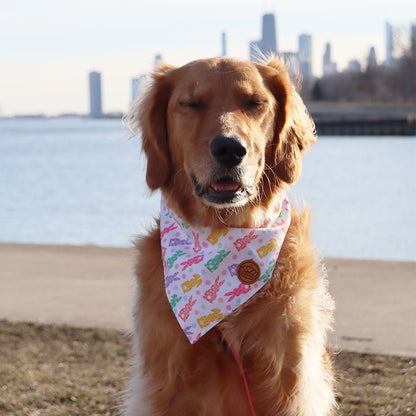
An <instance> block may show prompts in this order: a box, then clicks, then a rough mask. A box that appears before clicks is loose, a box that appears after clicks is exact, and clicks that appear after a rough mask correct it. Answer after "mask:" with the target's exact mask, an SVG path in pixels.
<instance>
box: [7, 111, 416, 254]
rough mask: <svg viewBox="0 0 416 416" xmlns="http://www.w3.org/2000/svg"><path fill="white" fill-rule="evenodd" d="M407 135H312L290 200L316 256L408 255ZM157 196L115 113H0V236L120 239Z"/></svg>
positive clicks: (415, 151) (411, 144)
mask: <svg viewBox="0 0 416 416" xmlns="http://www.w3.org/2000/svg"><path fill="white" fill-rule="evenodd" d="M415 162H416V140H415V139H414V138H413V139H412V138H379V139H376V138H363V137H360V138H330V137H323V138H320V140H319V142H318V144H317V145H315V146H314V147H313V149H312V151H311V152H309V153H307V154H306V155H305V157H304V169H303V175H302V178H301V180H300V181H299V182H298V183H297V185H296V187H295V189H294V190H292V192H291V194H292V199H294V200H297V201H300V203H301V204H302V203H303V202H302V201H303V200H305V201H306V203H307V205H308V206H310V207H311V209H312V212H313V217H312V218H313V221H312V222H313V229H312V234H313V239H314V241H315V243H316V246H317V247H318V248H319V250H320V252H321V254H323V255H325V256H337V257H357V258H378V259H399V260H416V238H415V232H416V220H415V217H416V216H415V214H414V211H415V209H416V187H415V178H416V163H415ZM158 204H159V202H158V195H157V194H156V195H153V196H150V194H149V192H148V191H147V189H146V186H145V183H144V166H143V160H142V159H140V157H139V143H138V141H137V140H128V133H126V132H125V131H123V129H122V127H121V123H120V121H118V120H81V119H80V120H78V119H68V120H62V119H61V120H59V119H57V120H0V241H3V242H29V243H56V244H61V243H69V244H82V245H83V244H95V245H110V246H129V245H130V244H131V240H132V238H134V235H136V234H138V233H140V232H142V231H143V230H144V228H145V227H146V226H147V225H148V224H149V223H151V221H152V217H153V215H154V214H155V213H156V212H157V211H158Z"/></svg>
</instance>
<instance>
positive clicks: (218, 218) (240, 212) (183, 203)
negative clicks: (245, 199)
mask: <svg viewBox="0 0 416 416" xmlns="http://www.w3.org/2000/svg"><path fill="white" fill-rule="evenodd" d="M163 195H164V197H165V199H166V200H167V201H168V202H169V204H170V205H171V206H172V208H173V209H174V210H175V211H176V212H177V213H178V214H179V215H180V216H181V217H183V218H185V219H186V221H188V222H189V223H191V224H203V225H209V226H211V227H212V228H213V229H218V228H223V227H236V228H260V227H262V226H263V224H264V223H265V222H266V221H267V220H268V219H269V218H270V217H271V216H272V215H273V212H274V211H275V209H276V206H278V205H279V203H280V201H281V198H282V195H281V193H280V192H276V193H274V194H273V195H271V196H269V197H268V199H267V200H266V201H262V203H261V204H256V203H254V204H252V203H247V204H245V205H244V206H242V207H236V208H216V207H213V206H208V205H206V204H205V203H204V202H203V200H202V199H201V197H196V196H194V195H192V197H188V198H170V195H169V194H168V193H163Z"/></svg>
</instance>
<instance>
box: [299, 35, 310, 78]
mask: <svg viewBox="0 0 416 416" xmlns="http://www.w3.org/2000/svg"><path fill="white" fill-rule="evenodd" d="M298 59H299V69H300V72H301V74H302V77H303V80H304V82H305V83H309V82H310V81H311V80H312V78H313V74H312V36H311V35H307V34H302V35H300V36H299V53H298Z"/></svg>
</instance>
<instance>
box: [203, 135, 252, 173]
mask: <svg viewBox="0 0 416 416" xmlns="http://www.w3.org/2000/svg"><path fill="white" fill-rule="evenodd" d="M210 150H211V154H212V156H214V158H215V160H216V161H217V162H218V163H219V164H221V165H223V166H225V167H226V168H228V169H230V168H232V167H234V166H237V165H238V164H239V163H240V162H241V161H242V160H243V159H244V156H245V155H246V154H247V148H246V146H245V145H244V143H242V142H241V141H239V140H237V139H235V138H234V137H224V136H218V137H216V138H215V139H214V140H213V141H212V142H211V145H210Z"/></svg>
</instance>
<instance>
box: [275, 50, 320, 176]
mask: <svg viewBox="0 0 416 416" xmlns="http://www.w3.org/2000/svg"><path fill="white" fill-rule="evenodd" d="M267 78H268V82H269V88H270V90H271V91H272V93H273V94H274V96H275V98H276V101H277V120H276V126H275V136H274V140H273V146H272V155H271V157H272V158H273V159H272V160H270V162H269V163H271V165H270V166H274V171H275V173H276V175H277V176H278V177H279V178H280V179H281V180H282V181H284V182H286V183H293V182H295V181H296V180H297V179H298V178H299V176H300V173H301V171H302V159H301V156H302V153H303V152H304V151H305V150H309V149H310V147H311V146H312V144H314V143H316V134H315V124H314V122H313V121H312V119H311V117H310V116H309V114H308V111H307V110H306V107H305V105H304V103H303V101H302V99H301V98H300V96H299V94H298V93H297V92H296V89H295V86H294V85H293V82H292V81H291V80H290V77H289V74H288V71H287V69H286V67H285V65H284V64H283V63H282V62H280V61H279V60H277V59H276V58H272V59H271V61H270V62H269V63H268V64H267Z"/></svg>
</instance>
